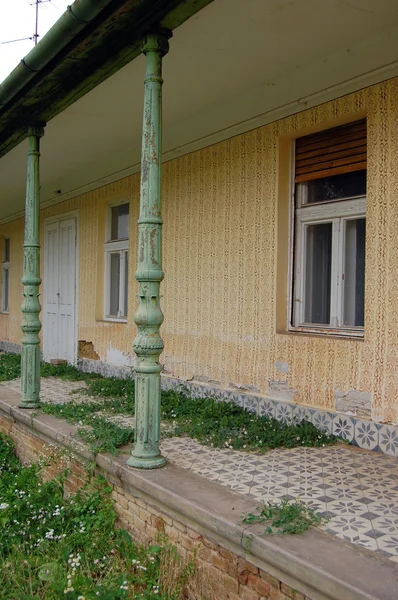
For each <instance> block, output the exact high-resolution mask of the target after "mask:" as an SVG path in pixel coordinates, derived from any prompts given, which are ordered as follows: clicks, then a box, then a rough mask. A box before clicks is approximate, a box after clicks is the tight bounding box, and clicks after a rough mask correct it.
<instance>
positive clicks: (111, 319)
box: [96, 317, 127, 324]
mask: <svg viewBox="0 0 398 600" xmlns="http://www.w3.org/2000/svg"><path fill="white" fill-rule="evenodd" d="M96 322H97V323H124V324H126V323H127V319H118V318H117V317H104V318H103V319H96Z"/></svg>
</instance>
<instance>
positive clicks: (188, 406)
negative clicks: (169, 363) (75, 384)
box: [0, 353, 339, 453]
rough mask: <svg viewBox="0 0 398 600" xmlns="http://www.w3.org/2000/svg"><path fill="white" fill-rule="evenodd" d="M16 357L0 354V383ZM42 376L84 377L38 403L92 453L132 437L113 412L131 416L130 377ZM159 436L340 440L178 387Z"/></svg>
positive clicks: (165, 405)
mask: <svg viewBox="0 0 398 600" xmlns="http://www.w3.org/2000/svg"><path fill="white" fill-rule="evenodd" d="M19 361H20V357H19V356H18V355H13V354H6V353H4V354H2V355H1V356H0V381H1V380H2V381H4V380H6V379H12V378H15V377H18V376H19V374H20V366H19ZM41 370H42V376H43V377H49V376H55V377H60V378H63V379H69V380H74V381H84V382H85V387H82V388H81V389H79V390H78V393H79V395H80V396H81V395H82V394H83V395H84V396H85V397H87V400H84V401H82V399H81V397H80V398H77V399H75V400H73V399H72V400H71V401H68V402H65V403H63V404H52V403H42V405H41V410H42V411H43V412H45V413H47V414H51V415H54V416H58V417H62V418H65V419H67V420H69V421H70V422H73V423H76V424H78V425H79V426H80V429H79V434H80V436H81V437H82V438H83V439H84V440H85V441H86V442H88V444H89V445H90V447H91V449H92V450H93V451H94V452H104V451H108V452H111V453H116V452H117V449H118V448H119V447H121V446H124V445H125V444H127V443H128V442H131V441H133V437H134V432H133V429H132V428H131V427H127V426H125V425H123V424H122V423H118V422H117V421H116V420H115V418H114V417H115V415H129V416H131V415H133V414H134V407H135V404H134V380H133V379H117V378H106V377H101V376H99V375H94V374H90V373H83V372H81V371H79V370H78V369H76V368H75V367H72V366H69V365H48V364H46V363H42V368H41ZM162 419H163V422H164V423H165V424H166V427H165V429H164V431H163V435H164V436H189V437H192V438H194V439H197V440H198V441H199V442H201V443H202V444H206V445H210V446H213V447H216V448H230V449H233V450H247V451H249V450H256V451H259V452H266V451H268V450H269V449H271V448H294V447H298V446H307V447H308V446H310V447H322V446H325V445H328V444H333V443H335V442H336V441H337V440H338V439H339V438H337V437H335V436H333V435H330V434H328V433H327V432H324V431H320V430H319V429H317V428H316V427H315V425H313V424H312V423H310V422H309V421H305V420H304V421H301V422H289V423H282V422H281V421H277V420H276V419H272V418H268V417H263V416H259V415H256V414H253V413H250V412H248V411H246V410H244V409H243V408H241V407H240V406H237V405H235V404H234V403H232V402H229V401H220V400H218V399H216V398H202V399H200V400H197V399H194V398H192V397H190V395H189V392H188V391H187V390H186V389H184V388H181V389H180V390H168V391H162Z"/></svg>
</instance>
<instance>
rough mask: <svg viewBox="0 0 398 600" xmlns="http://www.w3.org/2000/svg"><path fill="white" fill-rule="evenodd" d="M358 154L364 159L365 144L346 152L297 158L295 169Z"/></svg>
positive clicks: (336, 151) (337, 151) (339, 151)
mask: <svg viewBox="0 0 398 600" xmlns="http://www.w3.org/2000/svg"><path fill="white" fill-rule="evenodd" d="M360 154H364V155H365V158H366V144H362V145H361V146H355V147H354V148H348V149H346V150H335V151H334V152H330V153H327V154H326V153H325V152H323V153H322V154H317V155H315V156H310V157H306V158H297V159H296V169H300V168H301V167H304V166H306V165H318V164H320V163H324V162H330V161H333V160H334V159H338V158H345V157H347V158H350V157H354V156H358V155H360Z"/></svg>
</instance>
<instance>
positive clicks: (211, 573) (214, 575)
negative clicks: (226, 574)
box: [204, 565, 221, 582]
mask: <svg viewBox="0 0 398 600" xmlns="http://www.w3.org/2000/svg"><path fill="white" fill-rule="evenodd" d="M204 570H205V573H206V575H207V576H208V577H209V579H211V580H212V581H215V582H218V581H220V575H221V572H220V571H219V570H218V569H217V568H216V567H213V566H212V565H210V566H208V565H206V566H205V567H204Z"/></svg>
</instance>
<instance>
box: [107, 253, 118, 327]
mask: <svg viewBox="0 0 398 600" xmlns="http://www.w3.org/2000/svg"><path fill="white" fill-rule="evenodd" d="M119 285H120V256H119V253H118V252H117V253H114V254H111V255H110V291H109V314H110V315H112V316H113V317H117V316H118V313H119Z"/></svg>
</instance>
